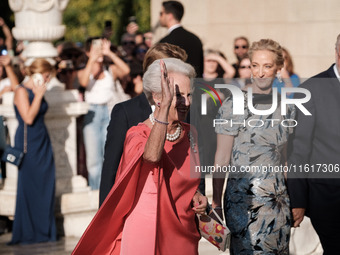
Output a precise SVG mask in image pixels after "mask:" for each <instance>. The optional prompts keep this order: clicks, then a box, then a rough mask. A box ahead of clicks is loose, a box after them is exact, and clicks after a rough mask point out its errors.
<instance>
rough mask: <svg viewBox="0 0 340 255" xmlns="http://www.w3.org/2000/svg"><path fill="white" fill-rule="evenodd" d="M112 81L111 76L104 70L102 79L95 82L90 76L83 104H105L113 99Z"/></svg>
mask: <svg viewBox="0 0 340 255" xmlns="http://www.w3.org/2000/svg"><path fill="white" fill-rule="evenodd" d="M113 88H114V80H113V77H112V75H111V74H110V73H109V72H108V71H106V70H104V78H103V79H100V80H96V79H94V78H93V75H91V76H90V81H89V84H88V85H87V87H86V91H85V102H87V103H89V104H107V103H108V102H109V101H110V100H111V99H112V97H113V93H114V91H113Z"/></svg>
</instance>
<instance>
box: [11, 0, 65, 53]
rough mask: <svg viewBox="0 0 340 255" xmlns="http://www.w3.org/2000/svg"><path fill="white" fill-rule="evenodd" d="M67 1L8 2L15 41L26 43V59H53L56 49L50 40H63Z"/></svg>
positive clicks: (20, 0) (29, 0) (32, 0)
mask: <svg viewBox="0 0 340 255" xmlns="http://www.w3.org/2000/svg"><path fill="white" fill-rule="evenodd" d="M68 2H69V0H9V6H10V8H11V9H12V10H13V12H14V17H15V27H14V28H13V30H12V33H13V36H14V37H15V38H16V39H17V40H27V41H29V42H30V43H29V45H28V46H27V48H26V49H25V55H26V57H27V58H52V57H56V56H57V50H56V49H55V48H54V47H53V45H52V43H51V42H52V41H53V40H56V39H59V38H61V37H63V35H64V33H65V29H66V28H65V26H64V25H62V14H63V11H64V10H65V8H66V6H67V4H68Z"/></svg>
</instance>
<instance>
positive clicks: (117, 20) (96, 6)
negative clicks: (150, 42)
mask: <svg viewBox="0 0 340 255" xmlns="http://www.w3.org/2000/svg"><path fill="white" fill-rule="evenodd" d="M130 16H136V18H137V22H138V25H139V27H140V31H142V32H144V31H146V30H148V29H150V0H99V1H98V0H70V2H69V4H68V6H67V8H66V10H65V11H64V20H63V23H64V24H65V25H66V33H65V40H67V41H73V42H84V41H85V40H86V38H87V37H89V36H101V35H102V33H103V30H104V24H105V21H106V20H110V21H111V22H112V29H113V35H112V38H111V40H112V41H113V42H114V43H116V44H119V43H120V37H121V35H122V34H123V33H124V32H125V27H126V25H127V23H128V18H129V17H130Z"/></svg>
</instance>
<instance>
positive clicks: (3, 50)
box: [0, 45, 8, 56]
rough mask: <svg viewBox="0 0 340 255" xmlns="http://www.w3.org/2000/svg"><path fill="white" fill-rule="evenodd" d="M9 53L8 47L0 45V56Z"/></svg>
mask: <svg viewBox="0 0 340 255" xmlns="http://www.w3.org/2000/svg"><path fill="white" fill-rule="evenodd" d="M7 54H8V51H7V47H6V46H5V45H2V46H0V56H6V55H7Z"/></svg>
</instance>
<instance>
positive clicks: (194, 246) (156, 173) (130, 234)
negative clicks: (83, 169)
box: [72, 123, 200, 255]
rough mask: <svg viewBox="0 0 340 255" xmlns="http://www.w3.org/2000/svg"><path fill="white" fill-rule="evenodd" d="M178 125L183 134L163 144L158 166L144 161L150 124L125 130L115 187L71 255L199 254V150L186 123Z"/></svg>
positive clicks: (193, 133)
mask: <svg viewBox="0 0 340 255" xmlns="http://www.w3.org/2000/svg"><path fill="white" fill-rule="evenodd" d="M182 127H183V132H184V135H183V136H182V138H181V139H180V140H179V141H178V142H177V143H173V142H169V141H166V142H165V145H164V152H163V155H162V158H161V160H160V162H158V163H157V164H150V163H148V162H146V161H144V160H143V159H142V155H143V153H144V147H145V144H146V141H147V139H148V137H149V134H150V128H149V127H148V126H146V125H145V124H142V123H141V124H139V125H138V126H136V127H132V128H131V129H130V130H129V131H128V133H127V135H126V139H125V145H124V152H123V155H122V158H121V162H120V165H119V169H118V173H117V179H116V182H115V185H114V186H113V188H112V190H111V192H110V193H109V195H108V197H107V198H106V200H105V201H104V203H103V205H102V206H101V208H100V209H99V211H98V212H97V214H96V216H95V217H94V218H93V220H92V222H91V223H90V225H89V226H88V228H87V229H86V231H85V233H84V234H83V236H82V238H81V239H80V241H79V243H78V244H77V246H76V248H75V249H74V251H73V253H72V254H74V255H76V254H77V255H78V254H79V255H80V254H81V255H83V254H117V255H118V254H123V255H125V254H128V255H135V254H157V255H158V254H159V255H160V254H161V255H168V254H169V255H170V254H171V255H173V254H176V255H182V254H183V255H188V254H190V255H195V254H198V241H199V239H200V234H199V232H198V230H197V225H196V220H195V213H194V211H193V210H192V198H193V196H194V194H195V192H196V190H197V188H198V185H199V182H200V179H199V177H200V175H199V173H195V166H196V165H199V157H198V148H197V144H196V143H195V142H193V140H195V141H196V139H193V138H192V137H196V135H195V132H190V125H188V124H185V123H182ZM191 133H192V135H191ZM190 141H191V142H190Z"/></svg>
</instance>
